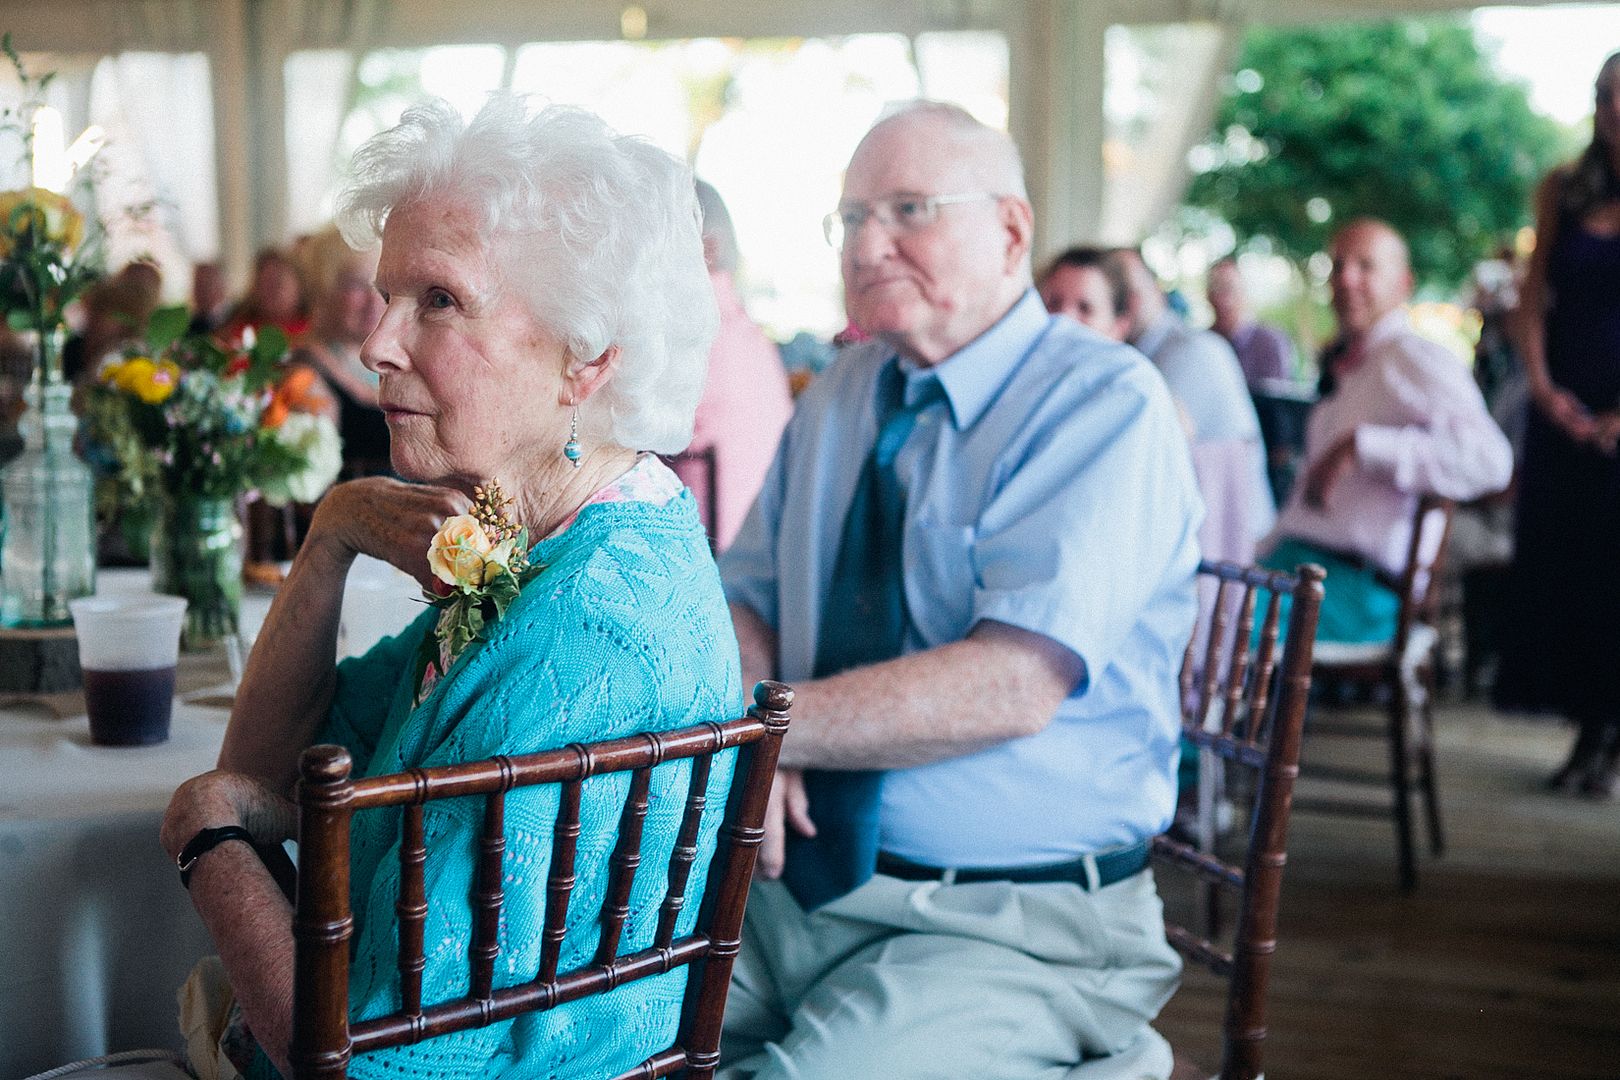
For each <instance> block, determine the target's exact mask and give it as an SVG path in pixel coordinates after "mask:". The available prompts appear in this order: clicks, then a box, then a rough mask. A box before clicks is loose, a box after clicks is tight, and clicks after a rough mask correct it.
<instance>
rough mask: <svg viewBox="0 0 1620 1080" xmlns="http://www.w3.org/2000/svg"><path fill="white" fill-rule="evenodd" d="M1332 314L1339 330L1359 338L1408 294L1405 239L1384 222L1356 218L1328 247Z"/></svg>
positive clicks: (1408, 261) (1409, 277) (1409, 278)
mask: <svg viewBox="0 0 1620 1080" xmlns="http://www.w3.org/2000/svg"><path fill="white" fill-rule="evenodd" d="M1329 254H1330V255H1332V256H1333V272H1332V273H1331V274H1330V275H1329V276H1328V285H1329V286H1330V287H1331V288H1332V290H1333V313H1334V314H1335V315H1336V316H1338V319H1339V330H1340V332H1341V333H1342V334H1344V336H1346V337H1348V338H1359V337H1361V336H1362V335H1364V334H1366V333H1367V331H1369V330H1371V329H1372V328H1373V326H1374V325H1376V324H1377V323H1378V321H1379V320H1380V319H1382V318H1383V317H1384V316H1386V315H1388V314H1389V313H1390V312H1392V311H1394V310H1395V309H1396V308H1399V307H1400V306H1401V305H1402V304H1405V303H1406V301H1407V300H1409V299H1411V296H1412V286H1413V280H1412V262H1411V257H1410V255H1409V254H1408V252H1407V247H1406V241H1405V240H1404V239H1402V237H1401V234H1400V233H1398V232H1396V231H1395V230H1394V229H1393V228H1391V227H1390V226H1389V225H1388V223H1386V222H1383V221H1379V220H1377V219H1376V218H1357V219H1356V220H1354V221H1352V222H1350V223H1349V224H1348V225H1346V226H1345V227H1344V228H1342V229H1340V230H1339V232H1338V235H1336V236H1334V238H1333V243H1332V244H1331V245H1330V247H1329Z"/></svg>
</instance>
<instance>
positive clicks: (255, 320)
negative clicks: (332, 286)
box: [220, 248, 309, 341]
mask: <svg viewBox="0 0 1620 1080" xmlns="http://www.w3.org/2000/svg"><path fill="white" fill-rule="evenodd" d="M262 326H274V327H277V328H279V329H281V330H282V331H284V332H285V333H286V335H287V336H288V337H289V338H292V337H297V336H298V335H299V334H302V333H303V332H304V331H306V330H308V329H309V315H308V312H307V310H306V308H305V306H304V286H303V282H302V281H300V280H299V277H298V268H297V266H295V265H294V263H293V261H292V259H291V257H290V256H288V255H287V254H286V253H285V252H283V251H281V250H279V249H277V248H265V249H264V250H263V251H261V252H259V254H258V256H257V257H256V258H255V259H254V260H253V281H252V282H251V283H250V284H249V285H248V293H247V296H246V297H244V298H243V299H242V301H241V303H239V304H237V305H236V307H235V308H234V309H232V311H231V315H230V318H228V319H226V320H225V323H224V325H223V326H222V327H221V329H220V336H221V337H223V338H224V339H225V340H227V341H239V340H240V339H241V337H242V331H244V330H246V329H249V328H251V329H253V330H255V331H257V330H258V329H259V328H260V327H262Z"/></svg>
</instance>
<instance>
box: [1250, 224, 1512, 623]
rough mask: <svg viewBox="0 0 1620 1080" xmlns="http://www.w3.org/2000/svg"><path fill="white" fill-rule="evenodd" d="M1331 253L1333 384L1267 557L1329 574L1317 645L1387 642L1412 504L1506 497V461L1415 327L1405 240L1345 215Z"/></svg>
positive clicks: (1439, 351) (1504, 444)
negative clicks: (1428, 499) (1426, 499)
mask: <svg viewBox="0 0 1620 1080" xmlns="http://www.w3.org/2000/svg"><path fill="white" fill-rule="evenodd" d="M1331 254H1332V256H1333V271H1332V274H1331V276H1330V277H1329V279H1328V282H1329V285H1330V286H1331V288H1332V290H1333V312H1334V314H1335V315H1336V316H1337V317H1338V320H1339V338H1338V340H1337V341H1336V342H1335V345H1334V347H1333V348H1332V349H1331V350H1330V353H1331V355H1332V356H1333V360H1332V361H1331V368H1330V370H1329V371H1327V372H1324V375H1326V376H1327V377H1328V378H1327V381H1328V382H1329V383H1330V384H1331V385H1332V387H1333V389H1332V391H1331V393H1329V394H1328V395H1327V396H1326V397H1324V398H1323V399H1322V400H1321V401H1320V402H1318V403H1317V405H1316V407H1315V408H1314V409H1313V410H1312V411H1311V417H1310V421H1309V423H1308V424H1307V426H1306V429H1305V466H1304V470H1303V479H1302V481H1301V482H1300V483H1298V484H1296V485H1295V487H1294V490H1293V492H1292V493H1291V494H1290V496H1289V500H1288V503H1287V505H1286V506H1285V507H1284V508H1283V512H1282V514H1281V516H1280V517H1279V518H1278V521H1277V529H1276V532H1275V533H1274V537H1273V543H1272V550H1271V552H1270V553H1269V554H1268V555H1267V556H1266V562H1267V564H1268V565H1271V566H1276V567H1279V568H1281V567H1293V566H1296V565H1298V564H1299V563H1301V562H1317V563H1321V564H1322V565H1323V566H1324V567H1325V568H1326V569H1327V571H1328V578H1327V593H1326V596H1325V598H1324V600H1323V603H1322V613H1321V618H1320V620H1319V621H1318V623H1317V639H1318V640H1319V641H1347V642H1374V641H1387V640H1389V639H1390V638H1391V637H1392V636H1393V635H1394V633H1395V617H1396V609H1397V608H1398V607H1399V606H1400V598H1399V597H1398V596H1397V595H1396V593H1395V590H1394V589H1393V588H1392V587H1391V584H1392V582H1393V580H1394V579H1396V578H1398V577H1399V575H1400V574H1401V572H1402V570H1404V569H1405V562H1406V552H1407V548H1408V547H1409V546H1410V544H1411V535H1412V533H1411V529H1412V517H1413V514H1414V512H1415V511H1416V508H1417V502H1418V499H1419V498H1420V497H1421V496H1423V495H1425V494H1435V495H1441V496H1444V497H1445V498H1449V499H1459V500H1462V499H1474V498H1478V497H1479V496H1481V495H1487V494H1490V493H1492V492H1495V491H1500V490H1502V488H1504V487H1506V486H1507V483H1508V479H1509V477H1510V476H1511V474H1512V472H1513V453H1512V450H1511V448H1510V447H1509V446H1508V441H1507V438H1506V437H1505V436H1504V435H1503V434H1502V431H1501V429H1500V428H1498V427H1497V426H1496V422H1495V421H1494V420H1492V419H1491V417H1490V414H1489V413H1488V412H1486V410H1485V402H1484V399H1483V398H1481V397H1480V394H1479V389H1478V388H1477V387H1476V386H1475V385H1474V380H1473V379H1472V377H1470V375H1469V373H1468V369H1467V367H1465V366H1464V365H1463V363H1462V362H1461V361H1460V360H1458V359H1457V358H1456V357H1453V356H1451V355H1450V354H1449V353H1447V352H1446V350H1445V349H1443V348H1442V347H1440V346H1439V345H1437V344H1435V343H1434V342H1431V341H1429V340H1428V339H1426V338H1424V337H1421V336H1420V335H1419V334H1418V333H1417V332H1416V331H1414V330H1413V329H1412V325H1411V323H1410V322H1409V321H1408V319H1407V317H1406V310H1405V304H1406V301H1407V300H1408V299H1410V298H1411V295H1412V284H1413V281H1412V269H1411V265H1410V263H1409V261H1408V256H1407V250H1406V242H1405V241H1404V240H1402V239H1401V237H1400V234H1399V233H1397V232H1396V231H1395V230H1394V229H1392V228H1390V227H1389V226H1388V225H1386V224H1385V223H1384V222H1382V221H1375V220H1372V219H1366V218H1364V219H1361V220H1358V221H1353V222H1351V223H1350V224H1349V225H1346V226H1345V227H1344V228H1343V229H1342V230H1341V231H1340V232H1339V234H1338V235H1337V236H1336V237H1335V238H1334V240H1333V244H1332V248H1331ZM1439 541H1440V538H1439V536H1435V537H1433V538H1432V542H1433V543H1435V544H1438V543H1439ZM1426 542H1427V541H1426Z"/></svg>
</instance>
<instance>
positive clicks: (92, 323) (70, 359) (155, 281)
mask: <svg viewBox="0 0 1620 1080" xmlns="http://www.w3.org/2000/svg"><path fill="white" fill-rule="evenodd" d="M162 291H163V275H162V274H161V273H159V271H158V268H157V267H156V266H153V265H152V264H151V263H149V262H132V263H130V264H128V265H127V266H125V267H124V268H123V269H122V270H119V271H118V272H117V273H116V274H113V275H112V276H111V277H106V278H103V279H101V280H100V281H98V282H96V283H95V284H94V285H92V286H90V288H89V289H87V290H86V291H85V295H84V316H85V319H84V331H83V332H82V333H78V334H75V335H73V336H72V337H71V338H69V339H68V340H67V343H66V344H64V345H63V346H62V378H64V379H66V380H67V381H68V382H77V381H79V380H80V379H82V378H84V377H86V376H89V375H93V374H94V373H95V371H96V369H97V368H98V367H100V366H101V362H102V361H103V360H105V359H106V358H107V357H108V356H111V355H113V354H116V353H119V352H121V351H122V349H123V347H124V346H125V345H128V344H131V343H133V342H135V341H137V340H140V339H141V335H142V334H144V333H145V332H146V322H147V320H148V319H150V318H151V317H152V312H153V311H155V310H156V309H157V306H158V300H159V298H160V294H161V293H162Z"/></svg>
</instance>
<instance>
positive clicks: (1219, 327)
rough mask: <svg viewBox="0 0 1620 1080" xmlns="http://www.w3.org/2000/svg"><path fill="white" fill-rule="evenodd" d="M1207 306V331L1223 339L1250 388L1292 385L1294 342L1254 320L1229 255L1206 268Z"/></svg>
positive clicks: (1241, 282)
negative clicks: (1209, 318) (1210, 315)
mask: <svg viewBox="0 0 1620 1080" xmlns="http://www.w3.org/2000/svg"><path fill="white" fill-rule="evenodd" d="M1208 295H1209V306H1210V307H1211V308H1212V309H1214V312H1215V321H1214V323H1213V324H1211V326H1210V329H1211V330H1213V331H1215V332H1216V333H1217V334H1219V335H1221V337H1223V338H1225V339H1226V343H1227V344H1228V345H1230V346H1232V352H1233V353H1234V354H1235V355H1236V356H1237V360H1238V367H1240V368H1242V369H1243V377H1244V378H1245V379H1247V380H1248V382H1249V385H1250V386H1256V385H1262V386H1263V385H1264V384H1265V383H1267V382H1292V381H1293V379H1294V343H1293V342H1291V341H1289V340H1288V335H1287V334H1285V333H1283V332H1282V331H1281V330H1278V329H1277V328H1276V327H1274V326H1266V325H1264V324H1262V323H1258V322H1256V321H1255V320H1254V313H1253V312H1252V311H1251V310H1250V308H1249V293H1248V289H1247V288H1246V287H1245V286H1244V284H1243V272H1242V271H1241V270H1239V269H1238V261H1237V260H1236V259H1234V258H1232V257H1230V256H1228V257H1226V258H1224V259H1218V260H1216V262H1215V265H1214V266H1211V267H1210V268H1209V290H1208Z"/></svg>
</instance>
